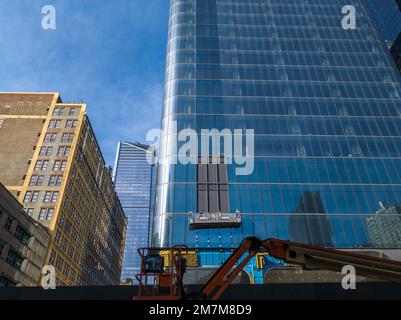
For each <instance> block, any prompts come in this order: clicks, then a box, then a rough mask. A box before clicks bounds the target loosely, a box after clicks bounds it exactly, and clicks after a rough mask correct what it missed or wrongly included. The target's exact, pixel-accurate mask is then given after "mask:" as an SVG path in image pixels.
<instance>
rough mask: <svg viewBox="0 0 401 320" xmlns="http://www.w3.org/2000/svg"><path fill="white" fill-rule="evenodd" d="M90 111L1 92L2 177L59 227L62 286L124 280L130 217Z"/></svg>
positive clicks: (40, 216) (53, 253) (53, 256)
mask: <svg viewBox="0 0 401 320" xmlns="http://www.w3.org/2000/svg"><path fill="white" fill-rule="evenodd" d="M85 110H86V105H85V104H75V103H73V104H65V103H63V102H62V101H61V99H60V97H59V94H57V93H0V182H2V183H3V184H4V185H5V186H6V188H7V189H8V190H10V192H12V193H13V194H14V195H15V196H16V197H18V199H19V201H20V202H21V203H22V204H23V206H24V208H25V211H26V212H27V213H28V215H30V216H31V217H32V218H33V219H35V220H37V221H39V222H40V223H41V224H43V225H44V226H46V227H47V228H48V229H49V231H50V232H51V242H50V247H49V251H48V255H47V258H46V263H45V264H50V265H54V266H55V269H56V277H57V284H58V285H111V284H118V283H119V282H120V272H121V264H122V253H123V246H124V239H125V228H126V217H125V216H124V213H123V210H122V207H121V204H120V202H119V199H118V197H117V195H116V193H115V191H114V186H113V183H112V179H111V172H110V168H109V167H108V166H106V164H105V162H104V160H103V157H102V154H101V151H100V148H99V146H98V144H97V141H96V137H95V134H94V132H93V130H92V127H91V124H90V121H89V119H88V117H87V115H86V111H85Z"/></svg>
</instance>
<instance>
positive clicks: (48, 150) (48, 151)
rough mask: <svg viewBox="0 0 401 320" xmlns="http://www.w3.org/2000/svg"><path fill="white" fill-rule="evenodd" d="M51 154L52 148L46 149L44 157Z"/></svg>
mask: <svg viewBox="0 0 401 320" xmlns="http://www.w3.org/2000/svg"><path fill="white" fill-rule="evenodd" d="M52 152H53V147H47V150H46V156H51V154H52Z"/></svg>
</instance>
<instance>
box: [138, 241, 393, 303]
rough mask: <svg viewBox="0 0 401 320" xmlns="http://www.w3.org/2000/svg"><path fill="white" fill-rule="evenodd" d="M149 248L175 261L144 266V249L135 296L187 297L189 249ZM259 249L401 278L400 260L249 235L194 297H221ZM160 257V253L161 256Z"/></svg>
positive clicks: (305, 264) (310, 265) (312, 266)
mask: <svg viewBox="0 0 401 320" xmlns="http://www.w3.org/2000/svg"><path fill="white" fill-rule="evenodd" d="M142 250H145V249H142ZM146 250H170V255H171V257H170V259H171V260H170V261H172V264H171V265H170V267H168V268H167V270H165V268H164V266H163V265H162V263H158V264H157V268H155V267H152V268H149V267H146V268H145V267H144V266H145V264H146V263H144V261H145V260H146V258H147V256H145V255H144V254H143V253H142V254H141V257H142V268H141V274H140V275H138V276H137V280H138V282H139V294H138V296H137V297H135V299H138V300H153V299H155V300H157V299H165V300H166V299H168V300H171V299H173V300H180V299H184V298H185V294H184V288H183V276H184V273H185V270H186V259H185V257H184V255H185V253H186V252H188V250H189V249H188V248H186V247H184V248H183V247H178V248H177V247H175V248H170V249H166V248H159V249H156V248H152V249H146ZM258 252H267V253H268V254H269V255H271V256H272V257H274V258H276V259H279V260H282V261H285V262H287V263H290V264H295V265H299V266H301V267H302V268H303V269H304V270H328V271H335V272H341V271H342V268H343V267H344V266H346V265H351V266H353V267H354V268H355V270H356V273H357V275H360V276H366V277H370V278H377V279H382V280H388V281H395V282H401V262H399V261H393V260H389V259H383V258H377V257H372V256H367V255H362V254H357V253H353V252H347V251H340V250H335V249H326V248H322V247H318V246H311V245H306V244H302V243H296V242H291V241H283V240H278V239H267V240H264V241H262V240H260V239H258V238H256V237H249V238H246V239H244V240H243V241H242V243H241V244H240V246H239V247H238V248H237V249H235V251H234V252H233V253H232V254H231V256H230V257H229V258H228V259H227V260H226V261H225V262H224V264H223V265H222V266H221V267H220V268H219V269H218V270H217V271H216V272H215V273H214V275H213V276H212V277H211V278H210V279H209V281H208V282H207V283H206V284H205V285H204V287H203V288H202V290H201V291H200V293H198V294H195V295H191V297H192V298H195V299H209V300H217V299H219V298H220V297H221V295H222V294H223V292H224V291H225V290H226V289H227V288H228V286H230V284H231V283H232V282H233V281H234V279H235V278H236V276H237V275H238V274H239V273H240V271H241V270H242V269H243V268H244V267H245V266H246V265H247V263H248V262H249V261H250V260H251V259H252V258H253V257H254V256H255V255H256V254H257V253H258ZM159 258H161V257H160V256H159ZM241 259H242V260H241ZM156 261H157V259H156ZM151 269H152V270H153V269H157V272H155V271H149V270H151ZM148 275H150V276H153V277H154V278H155V280H156V281H155V283H156V285H157V287H156V291H155V290H152V292H150V291H149V290H148V289H147V288H146V281H145V283H144V281H143V280H142V279H143V278H145V279H146V278H147V277H148ZM159 287H160V288H162V287H169V288H170V290H169V292H168V293H167V294H164V295H160V289H159ZM142 289H143V290H144V291H146V292H147V294H145V295H142V292H143V290H142Z"/></svg>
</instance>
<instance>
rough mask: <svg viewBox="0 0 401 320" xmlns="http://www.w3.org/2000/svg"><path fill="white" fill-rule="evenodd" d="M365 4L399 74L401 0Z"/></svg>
mask: <svg viewBox="0 0 401 320" xmlns="http://www.w3.org/2000/svg"><path fill="white" fill-rule="evenodd" d="M366 4H367V6H368V8H369V9H370V11H371V15H372V17H373V18H374V20H375V21H376V24H377V26H378V28H379V30H380V31H381V34H382V36H383V39H384V41H385V42H386V44H387V46H388V47H389V48H390V53H391V55H392V57H393V59H394V62H395V64H396V66H397V68H398V70H399V71H400V72H401V0H380V1H378V0H366Z"/></svg>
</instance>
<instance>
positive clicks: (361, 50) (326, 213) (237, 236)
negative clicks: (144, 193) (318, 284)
mask: <svg viewBox="0 0 401 320" xmlns="http://www.w3.org/2000/svg"><path fill="white" fill-rule="evenodd" d="M347 5H353V6H355V8H356V11H357V13H358V14H357V17H356V19H357V28H356V29H352V28H351V29H346V28H343V27H342V20H343V18H344V17H345V14H342V9H343V7H344V6H347ZM165 82H166V83H165V94H164V106H163V115H162V129H163V131H164V136H163V139H162V144H161V148H160V149H161V150H162V149H164V150H167V151H164V152H161V155H160V158H161V160H163V163H161V164H160V165H159V173H158V183H157V191H156V205H155V206H156V211H155V212H156V215H155V221H154V232H153V243H154V245H158V246H173V245H179V244H186V245H188V246H193V247H199V248H201V247H214V248H218V247H236V246H237V245H238V244H239V243H240V242H241V241H242V239H243V238H244V237H246V236H251V235H252V236H253V235H255V236H258V237H260V238H269V237H276V238H281V239H289V240H293V241H304V242H305V241H307V242H310V243H313V244H317V245H325V246H330V247H342V248H374V243H373V242H372V241H371V239H370V238H369V232H368V231H367V225H366V224H367V219H368V218H369V217H371V216H372V215H374V214H375V212H376V211H377V210H378V208H379V203H380V202H381V201H384V202H385V203H387V204H389V205H397V204H399V203H401V185H400V181H401V180H400V178H401V159H400V157H401V139H400V133H401V119H400V115H401V99H400V94H401V92H400V82H399V75H398V71H397V70H396V68H395V65H394V63H393V62H392V61H391V57H390V55H389V54H388V48H387V47H386V45H385V43H384V42H383V40H382V35H381V34H380V32H379V30H378V28H377V25H376V24H375V22H374V20H373V18H372V16H371V14H370V12H368V8H367V7H366V4H365V0H303V1H294V0H269V1H265V0H185V1H183V0H172V1H171V9H170V21H169V40H168V51H167V69H166V80H165ZM176 124H177V131H178V132H180V130H182V129H185V128H191V129H195V130H196V131H197V132H199V133H200V130H201V129H213V128H216V129H218V130H220V131H221V130H222V129H224V128H228V129H230V130H231V132H232V131H233V130H234V129H243V130H244V129H254V130H255V140H254V142H255V147H254V149H255V150H254V152H255V154H254V171H253V172H252V174H250V175H237V174H236V171H235V169H236V165H235V164H227V165H220V168H217V167H214V168H213V167H208V168H207V170H206V171H205V169H204V168H202V167H201V165H196V164H188V165H183V164H180V163H179V164H173V163H172V162H170V163H169V162H168V161H167V160H168V159H169V158H171V157H172V156H174V155H175V154H176V153H175V152H176V151H175V150H176V149H177V148H175V142H176V141H174V140H176V135H175V134H174V132H175V131H176V130H175V129H176V128H175V127H176ZM184 143H185V141H184V142H182V141H178V143H177V145H178V149H179V148H180V147H181V146H182V145H183V144H184ZM199 145H200V143H199ZM222 145H223V144H222ZM206 165H207V166H208V164H206ZM210 166H213V165H210ZM215 166H218V164H215ZM216 170H217V171H216ZM205 172H208V174H209V173H210V174H209V175H208V178H209V180H208V179H206V178H205ZM216 172H222V173H223V174H222V175H218V174H217V173H216ZM225 172H226V173H227V174H225ZM217 176H218V177H219V178H216V177H217ZM226 177H227V178H226ZM219 179H220V180H219ZM205 185H206V186H205ZM225 190H227V191H228V194H227V193H226V192H225ZM220 191H222V192H220ZM205 193H206V194H208V195H209V198H207V201H209V206H205V205H204V203H203V200H204V197H205V196H204V194H205ZM227 196H228V206H227V205H226V197H227ZM199 199H202V203H200V202H199ZM214 199H218V200H214ZM220 200H221V201H220ZM311 202H315V204H313V205H311V204H310V203H311ZM216 203H219V204H220V207H219V206H216V205H215V204H216ZM221 203H223V204H224V205H223V206H221ZM213 211H217V212H213ZM197 213H198V214H199V216H201V215H203V220H208V219H210V217H211V216H210V214H211V213H215V214H217V216H218V214H223V216H224V214H231V216H227V220H228V218H229V217H233V215H234V214H238V215H240V217H241V218H240V219H238V220H237V223H236V224H235V225H234V224H232V225H231V227H229V225H228V224H225V223H224V221H223V220H225V219H220V220H219V219H218V218H217V219H215V220H214V222H213V223H208V224H206V223H204V224H203V225H202V224H198V226H197V227H196V225H195V227H194V225H193V223H192V225H191V222H193V217H194V215H195V214H197ZM205 213H206V215H204V214H205ZM294 215H296V216H298V218H296V219H295V220H294V218H293V217H294ZM310 215H313V216H314V217H320V218H314V219H311V218H310V217H309V216H310ZM191 217H192V218H191ZM201 220H202V218H201V217H200V218H199V221H201ZM292 221H293V222H292ZM296 221H302V224H303V229H302V230H301V231H302V232H301V231H299V230H298V231H297V230H296V228H295V227H294V224H295V223H296ZM191 226H192V227H191ZM294 230H295V232H294ZM291 231H293V232H291ZM304 232H308V233H310V234H309V235H304V234H303V233H304ZM383 240H384V242H383V243H384V247H387V248H391V247H392V246H393V243H391V242H387V241H385V239H383Z"/></svg>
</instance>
